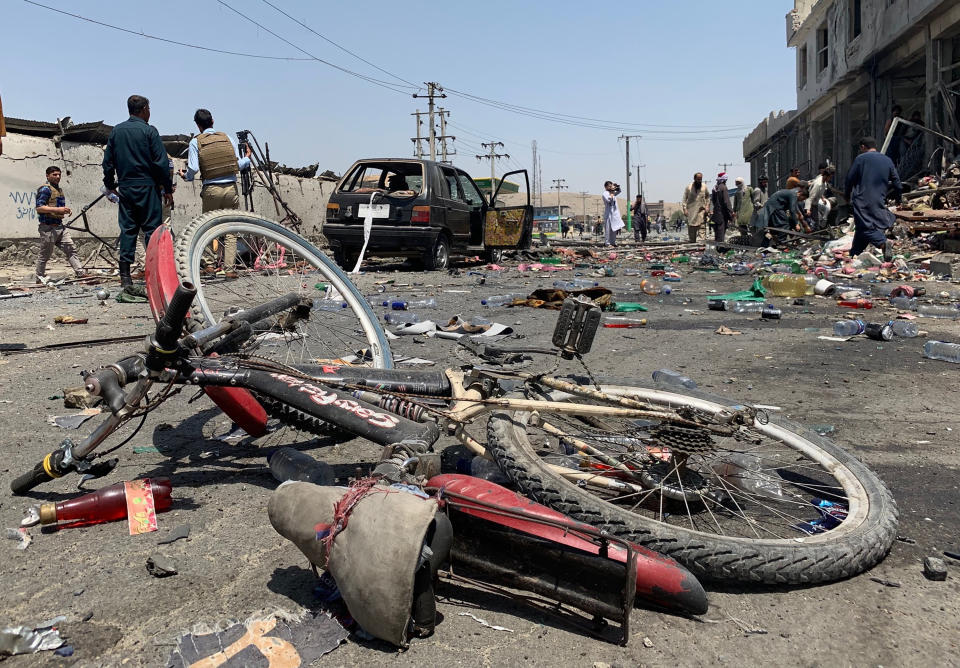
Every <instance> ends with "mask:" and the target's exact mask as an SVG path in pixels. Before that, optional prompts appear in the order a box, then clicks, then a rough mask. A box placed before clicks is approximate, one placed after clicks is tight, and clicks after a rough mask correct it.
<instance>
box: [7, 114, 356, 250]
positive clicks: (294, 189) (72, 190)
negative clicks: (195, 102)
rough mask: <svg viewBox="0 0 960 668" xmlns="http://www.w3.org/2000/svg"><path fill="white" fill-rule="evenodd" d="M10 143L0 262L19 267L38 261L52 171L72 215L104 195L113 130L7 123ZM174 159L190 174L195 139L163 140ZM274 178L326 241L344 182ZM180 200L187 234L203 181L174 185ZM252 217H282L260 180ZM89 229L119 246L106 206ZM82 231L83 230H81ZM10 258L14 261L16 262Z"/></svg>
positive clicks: (291, 174) (286, 172)
mask: <svg viewBox="0 0 960 668" xmlns="http://www.w3.org/2000/svg"><path fill="white" fill-rule="evenodd" d="M6 126H7V136H6V137H5V138H4V140H3V155H2V156H0V183H2V184H3V192H2V193H0V240H4V243H3V244H2V246H0V258H2V259H5V260H10V259H16V257H15V256H16V255H17V253H18V252H19V250H21V249H19V246H20V245H24V247H23V249H22V251H23V252H22V255H23V257H24V258H32V257H35V256H36V252H35V250H34V249H33V248H31V247H30V246H31V245H32V244H35V243H36V239H37V221H36V210H35V204H34V201H33V198H34V196H35V194H36V190H37V188H38V187H39V186H40V185H42V184H43V183H44V180H45V176H44V171H45V169H46V168H47V167H48V166H50V165H56V166H58V167H60V168H61V169H62V170H63V181H62V185H63V188H64V191H65V192H66V195H67V205H68V206H70V207H71V208H72V209H73V212H74V215H77V214H78V213H80V211H81V209H82V207H83V206H84V205H86V204H89V203H90V202H92V201H93V200H94V199H96V198H97V196H98V195H99V194H100V187H101V185H102V181H103V172H102V169H101V167H100V164H101V162H102V161H103V150H104V147H105V145H106V142H107V137H109V135H110V130H112V129H113V128H112V126H111V125H107V124H105V123H103V122H102V121H95V122H92V123H76V124H75V123H72V122H71V120H70V119H69V118H64V119H59V120H57V122H54V123H51V122H45V121H34V120H27V119H20V118H11V117H9V116H8V117H7V118H6ZM161 139H162V140H163V144H164V146H165V147H166V149H167V153H168V155H170V157H171V158H173V160H174V164H175V167H176V169H180V168H181V167H186V153H187V145H188V143H189V141H190V136H189V135H161ZM271 165H272V169H273V178H274V180H275V182H276V183H277V188H278V190H279V191H280V193H281V194H282V197H283V199H284V200H285V201H286V202H287V203H288V204H289V205H290V208H291V209H292V210H293V211H295V212H297V213H298V214H299V216H300V218H301V219H302V220H303V223H304V226H303V229H302V230H301V232H302V233H303V234H304V235H305V236H307V237H310V238H313V239H315V240H320V239H321V236H320V235H321V230H322V226H323V217H324V212H325V210H326V203H327V200H328V199H329V196H330V193H331V192H332V191H333V188H334V187H335V185H336V182H337V180H338V178H339V177H337V176H336V175H335V174H333V173H332V172H330V171H327V172H323V173H322V174H317V169H318V166H317V165H310V166H308V167H304V168H288V167H284V166H283V165H277V164H275V163H271ZM176 185H177V189H176V192H175V194H174V197H175V200H176V206H175V208H174V210H173V214H172V217H171V224H172V226H173V228H174V231H179V230H181V229H182V228H183V227H184V226H186V225H187V223H189V222H190V221H191V220H193V218H195V217H196V216H198V215H200V211H201V202H200V187H201V184H200V181H199V180H194V181H192V182H184V181H181V180H180V179H179V178H178V179H176ZM254 186H255V187H254V190H253V203H254V210H255V211H257V212H258V213H262V214H264V215H265V216H267V217H269V218H274V219H277V220H280V219H281V218H283V213H282V212H281V211H280V209H279V208H278V207H277V206H276V205H275V203H274V200H273V198H272V196H271V195H270V193H269V191H268V190H267V189H266V188H265V187H263V184H262V182H261V181H260V180H257V179H254ZM87 218H88V221H89V224H90V229H91V230H93V231H94V232H95V233H96V234H98V235H100V236H103V237H107V238H113V237H116V236H117V234H118V227H117V207H116V205H113V204H110V203H109V202H107V201H106V200H100V202H98V203H97V204H96V205H94V206H92V207H91V208H90V210H89V212H88V216H87ZM77 225H79V226H81V227H82V222H81V221H78V222H77ZM75 240H76V241H77V242H78V244H81V245H82V244H84V243H86V241H87V239H86V236H85V235H84V234H83V233H81V232H75ZM11 253H12V255H11Z"/></svg>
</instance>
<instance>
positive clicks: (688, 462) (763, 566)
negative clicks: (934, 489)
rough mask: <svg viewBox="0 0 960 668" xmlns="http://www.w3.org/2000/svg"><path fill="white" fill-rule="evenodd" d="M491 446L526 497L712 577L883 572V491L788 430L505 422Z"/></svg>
mask: <svg viewBox="0 0 960 668" xmlns="http://www.w3.org/2000/svg"><path fill="white" fill-rule="evenodd" d="M604 391H605V392H607V393H608V394H610V395H612V396H625V397H629V398H633V399H637V400H641V401H645V402H648V403H649V404H651V405H652V407H653V408H655V409H669V410H670V411H673V410H674V409H677V408H682V409H683V410H685V411H687V413H686V414H687V415H695V416H698V418H700V419H705V420H710V419H711V416H716V414H717V413H719V412H720V411H722V410H724V409H727V408H728V406H729V404H728V402H725V401H724V400H722V399H716V398H708V397H705V396H704V395H698V396H691V395H688V394H682V393H678V392H673V391H667V390H664V389H651V388H644V387H632V386H615V387H604ZM540 396H541V398H549V399H552V400H559V401H570V402H575V403H579V404H583V403H602V402H599V401H593V400H589V399H584V398H582V397H579V396H572V395H569V394H563V393H558V392H549V393H544V394H542V395H540ZM691 411H692V413H691ZM489 435H490V442H491V449H492V452H493V454H494V456H495V458H496V459H497V461H498V463H499V464H500V466H501V468H502V469H503V470H504V472H505V473H507V475H508V476H509V477H511V478H512V479H513V480H514V482H516V483H517V484H518V485H519V486H520V487H521V488H522V489H523V490H524V491H525V492H527V493H528V494H531V495H533V496H534V497H535V498H538V500H540V501H541V502H544V503H547V504H548V505H552V506H554V507H555V508H557V509H559V510H562V511H563V512H568V513H570V514H573V515H574V516H575V517H578V519H581V520H584V521H587V522H589V523H591V524H595V525H600V526H602V527H604V528H607V529H610V530H613V531H615V532H616V533H620V534H624V535H629V536H631V537H632V538H634V539H636V540H638V541H639V542H641V543H644V544H646V545H648V546H651V547H654V548H655V549H659V550H661V551H664V552H666V553H668V554H671V556H674V557H675V558H678V559H679V560H680V561H682V562H684V563H685V564H686V565H687V566H688V567H691V568H693V569H694V570H695V571H697V572H699V573H702V574H705V575H709V576H713V577H719V578H726V579H736V580H753V581H763V582H817V581H826V580H830V579H836V578H838V577H844V576H846V575H850V574H853V573H854V572H859V571H861V570H863V569H865V568H867V567H869V566H870V565H872V564H873V563H875V562H876V561H878V560H879V559H880V558H882V556H883V554H885V553H886V551H887V550H888V549H889V547H890V544H891V543H892V541H893V538H894V535H895V528H896V517H897V512H896V506H895V504H894V503H893V499H892V497H891V496H890V493H889V491H887V490H886V488H885V487H884V486H883V483H881V482H880V481H879V479H877V478H876V476H875V475H874V474H873V473H872V472H870V471H869V470H868V469H867V468H866V467H864V466H863V465H862V464H861V463H860V462H858V461H857V460H855V459H854V458H852V457H851V456H850V455H849V454H847V453H845V452H844V451H843V450H841V449H840V448H838V447H837V446H836V445H834V444H832V443H830V442H828V441H826V440H825V439H821V438H819V437H817V436H816V435H813V434H810V433H809V432H805V430H803V429H802V428H800V427H799V426H797V425H793V424H792V423H787V422H785V421H777V420H770V421H768V422H766V423H762V422H760V421H754V422H753V423H752V424H750V425H748V426H741V427H739V428H738V429H737V430H736V432H735V433H734V434H733V435H730V436H725V435H718V434H716V433H711V432H710V431H708V430H706V429H702V428H691V427H689V426H686V425H681V424H676V423H674V424H671V423H670V422H669V421H664V420H658V419H656V418H651V419H643V420H637V419H630V418H613V417H608V416H602V417H599V418H595V417H583V416H580V417H578V416H570V415H563V414H547V413H543V414H539V415H538V416H531V414H530V413H519V412H508V413H500V414H495V415H494V416H493V417H492V418H491V422H490V427H489Z"/></svg>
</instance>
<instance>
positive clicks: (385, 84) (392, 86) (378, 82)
mask: <svg viewBox="0 0 960 668" xmlns="http://www.w3.org/2000/svg"><path fill="white" fill-rule="evenodd" d="M217 2H218V3H219V4H220V5H222V6H224V7H226V8H227V9H229V10H230V11H231V12H233V13H234V14H236V15H238V16H240V17H242V18H244V19H246V20H247V21H249V22H250V23H252V24H253V25H255V26H257V27H258V28H260V29H261V30H264V31H266V32H268V33H270V34H271V35H273V36H274V37H276V38H277V39H279V40H280V41H281V42H283V43H284V44H288V45H290V46H292V47H293V48H294V49H296V50H297V51H299V52H301V53H303V54H304V55H307V56H310V57H311V58H312V59H313V60H316V61H317V62H319V63H323V64H324V65H328V66H330V67H332V68H334V69H337V70H340V71H341V72H343V73H345V74H349V75H350V76H354V77H358V78H360V79H363V80H364V81H369V82H370V83H372V84H375V85H377V86H381V87H383V88H387V89H389V90H392V91H394V92H395V93H406V92H407V91H404V90H402V89H401V88H400V86H399V85H398V84H395V83H391V82H389V81H383V80H381V79H374V78H373V77H369V76H367V75H366V74H360V73H359V72H354V71H353V70H348V69H347V68H346V67H341V66H340V65H334V64H333V63H331V62H330V61H327V60H324V59H323V58H318V57H317V56H315V55H313V54H312V53H310V52H309V51H307V50H306V49H304V48H303V47H300V46H297V45H296V44H294V43H293V42H291V41H290V40H288V39H287V38H286V37H282V36H281V35H278V34H277V33H275V32H274V31H272V30H270V28H268V27H267V26H265V25H263V24H262V23H258V22H257V21H255V20H253V19H252V18H250V17H249V16H247V15H246V14H244V13H243V12H241V11H240V10H239V9H235V8H233V7H231V6H230V5H229V4H227V3H226V2H224V0H217Z"/></svg>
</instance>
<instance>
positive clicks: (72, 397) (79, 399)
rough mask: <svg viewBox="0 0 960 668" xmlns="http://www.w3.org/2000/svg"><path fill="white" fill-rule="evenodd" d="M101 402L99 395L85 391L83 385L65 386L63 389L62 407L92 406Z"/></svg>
mask: <svg viewBox="0 0 960 668" xmlns="http://www.w3.org/2000/svg"><path fill="white" fill-rule="evenodd" d="M100 402H101V399H100V397H99V396H96V395H93V394H90V393H89V392H87V388H85V387H83V386H82V385H81V386H80V387H65V388H64V389H63V407H64V408H93V407H94V406H96V405H97V404H99V403H100Z"/></svg>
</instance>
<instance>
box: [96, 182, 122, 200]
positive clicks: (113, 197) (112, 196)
mask: <svg viewBox="0 0 960 668" xmlns="http://www.w3.org/2000/svg"><path fill="white" fill-rule="evenodd" d="M100 192H101V193H102V194H104V195H106V196H107V199H108V200H110V201H111V202H113V203H114V204H116V203H117V202H119V201H120V197H119V196H118V195H117V194H116V193H112V192H110V191H109V190H107V187H106V186H100Z"/></svg>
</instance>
